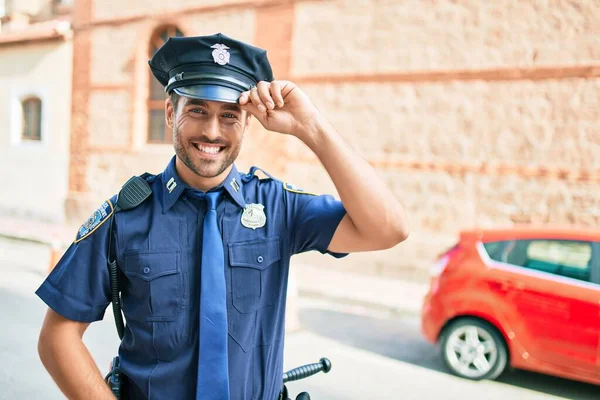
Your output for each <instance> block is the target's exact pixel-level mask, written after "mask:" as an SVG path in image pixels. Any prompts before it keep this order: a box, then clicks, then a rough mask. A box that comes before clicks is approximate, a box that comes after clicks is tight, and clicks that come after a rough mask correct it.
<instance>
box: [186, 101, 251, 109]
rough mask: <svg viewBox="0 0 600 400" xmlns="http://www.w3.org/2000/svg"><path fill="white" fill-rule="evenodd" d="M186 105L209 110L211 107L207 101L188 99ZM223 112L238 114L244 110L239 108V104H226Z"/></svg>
mask: <svg viewBox="0 0 600 400" xmlns="http://www.w3.org/2000/svg"><path fill="white" fill-rule="evenodd" d="M186 105H194V106H200V107H204V108H209V105H208V103H207V102H206V101H204V100H200V99H191V98H190V99H188V101H187V103H186ZM222 109H223V110H228V111H237V112H241V111H242V108H241V107H240V106H238V105H237V104H233V103H225V104H224V105H223V106H222Z"/></svg>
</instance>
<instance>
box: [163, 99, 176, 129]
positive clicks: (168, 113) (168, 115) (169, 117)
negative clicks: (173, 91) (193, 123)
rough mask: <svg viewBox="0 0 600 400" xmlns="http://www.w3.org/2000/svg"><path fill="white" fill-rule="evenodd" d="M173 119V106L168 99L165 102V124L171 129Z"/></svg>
mask: <svg viewBox="0 0 600 400" xmlns="http://www.w3.org/2000/svg"><path fill="white" fill-rule="evenodd" d="M174 119H175V105H174V104H173V102H172V101H171V98H170V97H167V100H165V122H166V124H167V126H168V127H169V128H170V129H172V128H173V120H174Z"/></svg>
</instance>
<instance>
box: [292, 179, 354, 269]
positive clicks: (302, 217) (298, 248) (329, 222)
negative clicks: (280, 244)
mask: <svg viewBox="0 0 600 400" xmlns="http://www.w3.org/2000/svg"><path fill="white" fill-rule="evenodd" d="M284 196H285V198H286V203H287V208H288V226H289V227H290V232H289V233H290V235H291V238H290V243H291V244H292V254H298V253H303V252H306V251H310V250H318V251H319V252H321V253H323V254H326V253H327V254H330V255H332V256H334V257H336V258H341V257H344V256H346V255H347V254H346V253H332V252H330V251H328V250H327V248H328V247H329V243H330V242H331V239H332V238H333V234H334V233H335V230H336V229H337V227H338V225H339V223H340V221H341V220H342V218H343V217H344V215H346V210H345V209H344V206H343V204H342V202H341V201H339V200H336V199H335V198H334V197H333V196H331V195H320V196H315V195H313V194H309V193H303V192H299V191H298V192H295V191H290V190H289V189H286V188H285V186H284Z"/></svg>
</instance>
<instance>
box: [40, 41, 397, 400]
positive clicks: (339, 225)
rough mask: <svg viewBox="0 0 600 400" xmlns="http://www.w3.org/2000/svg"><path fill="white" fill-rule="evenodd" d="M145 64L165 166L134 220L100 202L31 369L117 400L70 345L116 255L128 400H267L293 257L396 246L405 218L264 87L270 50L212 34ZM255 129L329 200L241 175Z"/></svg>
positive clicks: (51, 295) (376, 183) (54, 279)
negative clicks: (267, 134) (158, 87)
mask: <svg viewBox="0 0 600 400" xmlns="http://www.w3.org/2000/svg"><path fill="white" fill-rule="evenodd" d="M149 64H150V68H151V70H152V72H153V74H154V76H155V77H156V78H157V79H158V80H159V81H160V82H161V83H162V84H163V85H164V86H165V90H166V92H167V93H168V94H169V98H168V99H167V101H166V106H165V111H166V123H167V125H168V126H169V128H171V129H172V131H173V143H174V148H175V156H174V157H173V158H172V160H171V162H170V163H169V164H168V165H167V167H166V169H165V170H164V171H163V172H162V173H160V174H158V175H146V176H145V179H146V180H147V182H148V183H149V184H150V187H151V189H152V194H151V196H150V197H149V198H148V199H147V200H146V201H144V202H143V203H142V204H140V205H139V206H137V207H135V208H133V209H130V210H127V211H123V212H119V213H115V211H114V209H115V202H116V200H117V197H116V196H115V197H113V198H111V199H109V200H107V201H105V202H104V203H103V204H102V205H101V206H100V208H99V209H98V210H96V211H95V212H94V214H93V215H92V217H90V218H89V219H88V220H87V221H86V222H85V223H84V224H83V225H82V227H81V228H80V229H79V231H78V233H77V237H76V239H75V241H74V243H73V244H72V245H71V246H70V247H69V249H68V250H67V252H66V253H65V255H64V256H63V257H62V259H61V260H60V261H59V263H58V264H57V266H56V267H55V268H54V270H53V271H52V273H51V274H50V275H49V276H48V278H47V279H46V281H45V282H44V283H43V284H42V285H41V286H40V288H39V289H38V290H37V292H36V293H37V295H38V296H39V297H40V298H41V299H42V300H43V301H44V302H45V303H46V304H47V305H48V306H49V309H48V312H47V315H46V318H45V320H44V324H43V327H42V330H41V334H40V339H39V346H38V347H39V353H40V358H41V360H42V362H43V364H44V365H45V367H46V369H47V370H48V371H49V373H50V374H51V376H52V377H53V379H54V380H55V382H56V383H57V385H58V386H59V387H60V389H61V390H62V391H63V393H64V394H65V395H66V396H68V397H69V398H72V399H109V398H113V395H112V392H111V391H110V390H109V389H108V387H107V385H106V384H105V382H104V380H103V377H102V376H101V374H100V372H99V370H98V368H97V366H96V364H95V363H94V361H93V359H92V358H91V356H90V354H89V352H88V351H87V349H86V347H85V346H84V344H83V342H82V336H83V333H84V332H85V330H86V329H87V327H88V325H89V324H90V323H91V322H94V321H98V320H101V319H102V318H103V315H104V312H105V309H106V307H107V306H108V304H109V303H110V299H111V298H110V282H109V274H108V269H107V249H108V246H114V247H111V249H112V251H114V254H115V255H116V261H117V264H118V266H119V271H120V272H121V273H122V277H121V279H122V308H123V313H124V315H125V318H126V321H127V326H126V330H125V335H124V337H123V340H122V342H121V345H120V348H119V356H120V359H121V368H122V371H123V372H124V374H125V375H126V376H127V380H128V382H129V384H128V389H127V394H128V395H129V398H130V399H145V398H149V399H194V398H196V399H215V400H225V399H233V400H239V399H270V400H273V399H276V398H277V396H278V394H279V391H280V389H281V386H282V372H283V343H284V310H285V302H286V297H285V294H286V288H287V278H288V272H289V264H290V257H291V256H292V255H294V254H297V253H302V252H306V251H310V250H316V251H319V252H321V253H329V254H331V255H333V256H335V257H341V256H343V255H345V254H346V253H350V252H358V251H370V250H380V249H386V248H390V247H392V246H394V245H396V244H397V243H399V242H401V241H403V240H404V239H405V238H406V237H407V235H408V227H407V222H406V217H405V214H404V210H403V208H402V206H401V205H400V204H399V202H398V201H397V200H396V198H395V197H394V195H393V194H392V193H391V191H390V190H389V189H388V188H387V187H386V185H385V184H384V183H382V182H381V181H380V180H379V178H378V177H377V176H376V174H375V172H374V170H373V169H372V168H371V166H370V165H369V164H368V163H367V162H365V161H364V160H363V159H361V157H360V156H359V155H358V154H357V153H356V152H355V151H354V150H353V149H352V148H351V147H350V146H349V145H348V144H347V143H346V142H345V141H344V139H343V138H342V137H341V136H340V135H339V134H338V133H336V131H335V130H334V129H333V128H332V127H331V125H329V123H328V122H327V121H326V120H325V118H324V116H323V115H322V114H320V113H319V111H318V110H317V109H316V108H315V106H314V105H313V104H312V103H311V101H310V100H309V98H308V97H307V95H306V94H305V93H304V92H303V91H302V90H301V89H300V88H299V87H298V86H296V85H295V84H294V83H292V82H288V81H277V80H274V78H273V75H272V71H271V66H270V64H269V61H268V59H267V53H266V51H264V50H262V49H259V48H256V47H253V46H250V45H248V44H246V43H242V42H239V41H237V40H234V39H232V38H229V37H227V36H225V35H222V34H216V35H212V36H203V37H185V38H171V39H169V40H168V41H167V42H166V43H165V44H164V45H163V47H162V48H160V49H159V50H158V51H157V53H156V54H155V55H154V56H153V57H152V59H151V60H150V62H149ZM354 101H355V102H356V103H357V106H360V104H361V102H362V99H359V98H358V99H354ZM365 106H366V105H365ZM252 116H254V117H255V118H256V119H257V120H258V121H259V122H260V123H261V124H262V125H263V127H264V128H266V129H267V130H269V131H272V132H277V133H279V134H287V135H293V136H295V137H297V138H298V139H300V140H301V141H302V142H304V143H305V144H306V145H307V146H308V147H309V148H310V149H311V150H312V151H313V152H314V153H315V154H316V155H317V157H318V158H319V160H320V161H321V163H322V164H323V166H324V167H325V169H326V170H327V172H328V174H329V176H330V177H331V179H332V181H333V183H334V184H335V186H336V188H337V190H338V192H339V196H340V198H341V201H337V200H335V199H334V198H333V197H332V196H329V195H320V196H317V195H313V194H309V193H306V192H304V191H303V190H301V189H299V188H297V187H295V186H293V185H291V184H288V183H284V182H281V181H279V180H277V179H276V178H273V177H270V176H269V178H268V179H259V177H258V176H256V175H255V171H256V168H254V167H253V168H252V169H251V170H250V172H249V173H247V174H244V173H241V172H239V171H238V170H237V169H236V167H235V164H234V161H235V160H236V158H237V156H238V153H239V151H240V147H241V144H242V139H243V137H244V134H245V133H246V132H247V131H248V128H249V125H250V122H251V119H252V118H251V117H252ZM274 134H275V133H274ZM366 134H370V135H371V140H374V141H377V140H379V137H378V132H372V133H370V132H368V133H366ZM267 175H268V174H267ZM110 218H114V221H113V222H114V223H113V224H108V223H106V222H107V221H108V220H109V219H110ZM110 225H113V229H112V230H111V229H109V226H110Z"/></svg>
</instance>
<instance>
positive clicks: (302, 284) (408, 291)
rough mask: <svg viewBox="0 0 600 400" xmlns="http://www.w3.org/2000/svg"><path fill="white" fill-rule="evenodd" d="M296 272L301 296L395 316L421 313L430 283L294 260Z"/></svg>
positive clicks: (293, 271) (294, 270) (293, 268)
mask: <svg viewBox="0 0 600 400" xmlns="http://www.w3.org/2000/svg"><path fill="white" fill-rule="evenodd" d="M292 273H294V274H295V278H296V286H297V289H298V294H299V296H300V297H313V298H322V299H326V300H328V301H333V302H338V303H343V304H345V305H350V306H361V307H365V308H368V309H372V310H377V311H383V312H386V313H387V314H391V315H395V316H397V315H402V314H419V313H420V310H421V303H422V301H423V297H424V296H425V294H426V293H427V290H428V288H429V285H428V284H427V283H415V282H407V281H403V280H399V279H390V278H387V277H386V278H383V277H379V276H372V275H362V274H357V273H352V272H345V271H340V270H335V271H334V270H327V269H326V268H323V267H314V266H311V265H295V264H294V262H293V259H292ZM290 283H292V282H290Z"/></svg>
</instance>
